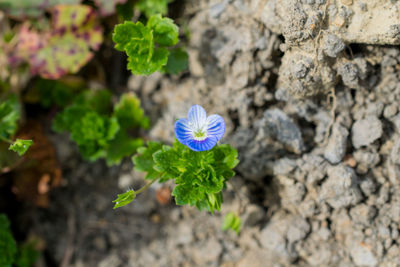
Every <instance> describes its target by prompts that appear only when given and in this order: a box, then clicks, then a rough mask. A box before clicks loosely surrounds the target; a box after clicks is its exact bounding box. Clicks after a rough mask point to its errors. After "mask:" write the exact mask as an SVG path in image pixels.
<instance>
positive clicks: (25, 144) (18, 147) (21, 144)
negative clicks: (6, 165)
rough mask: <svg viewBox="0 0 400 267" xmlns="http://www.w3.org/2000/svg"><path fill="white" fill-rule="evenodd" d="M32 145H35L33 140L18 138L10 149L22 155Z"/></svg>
mask: <svg viewBox="0 0 400 267" xmlns="http://www.w3.org/2000/svg"><path fill="white" fill-rule="evenodd" d="M31 145H33V141H32V140H22V139H17V140H16V141H15V142H14V143H13V144H11V145H10V147H9V148H8V149H9V150H12V151H14V152H17V153H18V155H20V156H22V155H24V154H25V152H26V151H28V149H29V147H30V146H31Z"/></svg>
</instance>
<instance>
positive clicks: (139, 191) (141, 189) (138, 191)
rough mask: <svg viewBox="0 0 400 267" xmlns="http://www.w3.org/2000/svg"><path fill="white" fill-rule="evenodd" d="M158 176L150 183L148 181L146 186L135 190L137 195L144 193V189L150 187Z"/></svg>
mask: <svg viewBox="0 0 400 267" xmlns="http://www.w3.org/2000/svg"><path fill="white" fill-rule="evenodd" d="M157 180H158V178H156V179H154V180H152V181H151V182H150V183H147V184H146V185H145V186H143V187H142V188H140V189H139V190H137V191H135V193H136V195H138V194H140V193H142V192H143V191H144V190H146V189H147V188H149V187H150V186H151V185H152V184H153V183H154V182H155V181H157Z"/></svg>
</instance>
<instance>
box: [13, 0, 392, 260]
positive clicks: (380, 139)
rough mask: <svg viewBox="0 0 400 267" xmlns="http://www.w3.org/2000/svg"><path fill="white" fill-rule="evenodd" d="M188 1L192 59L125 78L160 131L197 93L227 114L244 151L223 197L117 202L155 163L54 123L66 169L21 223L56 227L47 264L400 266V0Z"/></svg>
mask: <svg viewBox="0 0 400 267" xmlns="http://www.w3.org/2000/svg"><path fill="white" fill-rule="evenodd" d="M183 7H184V8H183V9H182V10H183V11H182V14H181V15H180V16H181V18H180V19H182V20H183V21H185V22H186V23H187V28H188V30H189V32H190V39H189V40H188V43H189V46H188V52H189V58H190V59H189V70H188V71H187V72H186V73H184V74H182V75H180V76H177V77H175V76H173V77H172V76H171V77H169V76H163V75H161V74H154V75H151V76H149V77H131V78H130V80H129V82H128V87H129V90H131V91H134V92H136V93H137V94H138V95H139V96H140V98H141V100H142V105H143V107H144V109H145V110H146V113H147V114H148V115H149V116H150V117H151V120H152V125H153V127H152V129H151V131H150V132H149V137H150V138H153V139H156V140H161V141H165V142H172V140H173V138H174V132H173V127H172V125H173V123H174V121H175V119H177V118H180V117H185V113H186V111H187V110H188V108H189V107H190V106H191V105H193V104H200V105H202V106H203V107H205V109H206V110H207V111H208V112H209V113H210V114H211V113H217V114H220V115H221V116H223V117H224V118H225V121H226V125H227V131H226V135H225V137H224V139H223V143H229V144H231V145H232V146H234V147H236V148H237V149H238V150H239V157H240V164H239V165H238V167H237V169H236V171H237V175H236V176H235V177H234V178H233V179H232V185H230V186H229V187H228V189H227V190H226V191H225V193H224V204H223V208H222V211H221V213H220V214H219V213H218V214H214V215H211V214H207V213H205V212H200V211H198V210H196V209H195V208H190V207H178V206H175V204H174V202H173V200H172V201H171V202H169V203H167V204H166V205H165V204H164V205H163V204H160V202H163V201H157V197H156V192H157V190H159V189H160V188H161V186H160V185H153V186H152V187H151V189H150V190H149V191H148V192H146V193H144V194H142V195H140V196H139V197H138V198H137V200H135V202H134V203H133V204H131V205H128V206H127V207H124V208H121V209H118V210H113V209H112V207H113V203H111V201H112V200H113V199H114V198H115V197H116V194H117V193H121V192H123V191H124V190H126V189H128V188H138V187H139V186H141V185H142V184H143V179H142V178H143V177H142V176H141V175H140V174H139V173H135V172H133V171H132V164H131V163H130V161H129V160H127V161H125V162H124V163H123V164H122V165H121V166H118V167H112V168H108V167H106V165H105V163H104V162H103V161H99V162H96V163H88V162H85V161H83V160H81V159H80V157H79V153H78V152H77V150H76V148H75V146H74V145H73V144H72V143H70V142H69V141H66V140H68V137H67V136H59V135H54V134H53V136H52V140H53V142H54V144H55V146H56V150H57V155H58V158H59V160H60V162H61V168H62V173H63V177H64V184H63V186H61V187H60V188H56V189H53V190H51V195H50V198H51V201H50V203H51V204H50V205H49V207H48V208H46V209H39V208H34V207H30V209H26V210H27V211H26V213H25V214H24V215H23V216H21V217H22V218H21V219H20V221H21V224H20V226H19V228H21V230H20V231H23V229H29V233H30V234H31V235H35V236H39V237H40V238H41V239H42V240H43V242H44V244H45V247H46V249H45V253H44V254H43V256H42V258H41V260H40V262H39V264H42V265H41V266H76V267H78V266H104V267H117V266H224V267H230V266H243V267H248V266H400V239H399V227H400V180H399V178H400V113H399V104H398V103H399V101H400V47H399V44H400V2H399V1H383V0H370V1H363V2H361V1H354V0H340V1H339V0H336V1H335V0H330V1H329V0H302V1H300V0H283V1H282V0H234V1H232V0H222V1H213V0H209V1H208V0H192V1H186V3H185V4H184V6H183ZM169 186H172V185H169ZM163 190H166V189H165V188H163ZM164 202H168V201H164ZM240 206H242V207H244V209H243V213H242V215H241V217H242V220H243V228H242V231H241V233H240V235H236V234H235V233H233V232H223V231H222V230H221V223H222V219H223V216H224V215H225V214H226V213H228V212H230V211H236V210H237V209H238V208H239V207H240Z"/></svg>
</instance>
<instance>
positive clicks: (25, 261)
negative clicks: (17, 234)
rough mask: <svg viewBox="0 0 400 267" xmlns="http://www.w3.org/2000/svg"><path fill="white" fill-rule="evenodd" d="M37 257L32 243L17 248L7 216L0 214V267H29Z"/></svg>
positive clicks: (37, 254)
mask: <svg viewBox="0 0 400 267" xmlns="http://www.w3.org/2000/svg"><path fill="white" fill-rule="evenodd" d="M38 256H39V253H38V252H37V251H36V250H35V249H34V246H33V244H32V243H27V244H24V245H22V246H20V247H18V246H17V242H16V241H15V239H14V236H13V235H12V233H11V229H10V222H9V220H8V218H7V216H6V215H4V214H0V266H2V267H11V266H13V265H14V266H17V267H31V266H32V265H33V263H34V262H35V261H36V259H37V258H38Z"/></svg>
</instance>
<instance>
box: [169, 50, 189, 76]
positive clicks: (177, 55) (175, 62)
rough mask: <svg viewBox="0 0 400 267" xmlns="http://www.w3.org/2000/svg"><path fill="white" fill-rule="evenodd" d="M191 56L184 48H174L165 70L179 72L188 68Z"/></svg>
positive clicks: (171, 72) (173, 72)
mask: <svg viewBox="0 0 400 267" xmlns="http://www.w3.org/2000/svg"><path fill="white" fill-rule="evenodd" d="M188 60H189V56H188V54H187V53H186V51H184V50H183V49H182V48H176V49H172V50H171V51H170V53H169V57H168V62H167V65H165V67H164V70H165V72H167V73H169V74H178V73H180V72H182V71H184V70H187V68H188Z"/></svg>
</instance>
